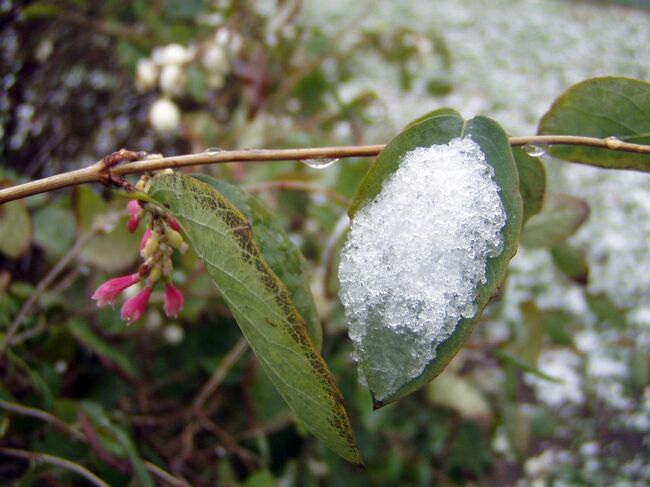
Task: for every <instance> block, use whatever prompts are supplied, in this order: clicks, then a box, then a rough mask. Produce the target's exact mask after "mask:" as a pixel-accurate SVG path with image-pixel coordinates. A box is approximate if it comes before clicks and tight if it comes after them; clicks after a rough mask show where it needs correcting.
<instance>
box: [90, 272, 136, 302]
mask: <svg viewBox="0 0 650 487" xmlns="http://www.w3.org/2000/svg"><path fill="white" fill-rule="evenodd" d="M139 280H140V276H138V274H137V273H136V274H130V275H128V276H120V277H114V278H113V279H109V280H108V281H106V282H105V283H104V284H102V285H101V286H99V287H98V288H97V290H96V291H95V293H94V294H93V296H92V299H95V300H97V306H99V307H100V308H101V307H102V306H106V305H107V304H113V302H114V301H115V299H116V298H117V297H118V296H119V295H120V294H121V293H122V291H124V290H125V289H126V288H128V287H131V286H133V285H134V284H135V283H136V282H138V281H139Z"/></svg>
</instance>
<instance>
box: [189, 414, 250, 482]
mask: <svg viewBox="0 0 650 487" xmlns="http://www.w3.org/2000/svg"><path fill="white" fill-rule="evenodd" d="M201 426H202V427H203V428H205V429H206V430H207V431H209V432H211V433H212V434H214V435H215V436H216V437H217V438H218V439H219V441H220V442H221V444H222V445H223V446H224V448H225V449H226V450H228V451H229V452H231V453H233V454H234V455H236V456H237V458H239V459H240V460H241V462H242V463H243V464H244V465H246V468H248V470H250V471H253V470H255V468H256V467H258V466H260V465H261V464H262V462H261V460H260V458H259V457H258V456H257V455H255V454H254V453H253V452H252V451H250V450H247V449H246V448H244V447H242V446H241V445H240V444H239V443H237V441H235V439H234V438H233V437H232V436H230V434H228V432H227V431H226V430H224V429H223V428H222V427H221V426H219V425H218V424H217V423H215V422H214V421H212V420H210V419H209V418H203V419H202V420H201Z"/></svg>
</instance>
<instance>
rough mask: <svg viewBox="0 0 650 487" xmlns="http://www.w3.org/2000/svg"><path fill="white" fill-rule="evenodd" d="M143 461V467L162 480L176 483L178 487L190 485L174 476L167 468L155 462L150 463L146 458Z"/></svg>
mask: <svg viewBox="0 0 650 487" xmlns="http://www.w3.org/2000/svg"><path fill="white" fill-rule="evenodd" d="M143 463H144V468H146V469H147V470H148V471H149V472H150V473H152V474H154V475H155V476H157V477H158V478H159V479H161V480H164V481H165V482H167V483H168V484H171V485H176V486H178V487H191V486H190V484H189V483H188V482H187V481H186V480H184V479H179V478H178V477H174V476H173V475H172V474H170V473H169V472H168V471H167V470H164V469H162V468H160V467H159V466H158V465H156V464H155V463H151V462H149V461H147V460H145V461H144V462H143Z"/></svg>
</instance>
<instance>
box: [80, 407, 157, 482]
mask: <svg viewBox="0 0 650 487" xmlns="http://www.w3.org/2000/svg"><path fill="white" fill-rule="evenodd" d="M80 404H81V407H82V408H83V410H84V412H85V413H86V414H87V415H88V419H89V420H90V421H91V423H92V424H93V426H95V427H96V428H97V433H98V436H99V437H100V438H101V439H102V440H104V441H103V442H102V443H103V446H104V447H105V448H107V449H108V450H109V451H111V452H112V453H117V452H118V451H119V450H122V451H121V452H119V453H122V452H124V453H125V454H126V456H127V457H128V459H129V462H130V463H131V467H132V468H133V477H134V480H136V484H135V485H138V486H142V487H155V483H154V481H153V479H152V478H151V475H149V472H147V469H146V467H145V464H144V461H143V460H142V457H141V455H140V453H139V452H138V448H137V447H136V444H135V441H134V440H133V438H132V437H131V435H130V434H129V433H127V431H126V430H125V429H124V428H122V427H121V426H119V425H117V424H115V423H114V422H113V421H111V419H110V418H109V416H108V415H107V414H106V411H105V410H104V408H103V406H102V405H101V404H99V403H96V402H92V401H82V402H81V403H80ZM120 456H121V455H120Z"/></svg>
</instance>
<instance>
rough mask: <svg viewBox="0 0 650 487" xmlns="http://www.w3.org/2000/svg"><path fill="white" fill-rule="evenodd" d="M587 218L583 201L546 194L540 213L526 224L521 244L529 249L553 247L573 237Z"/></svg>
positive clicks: (571, 197)
mask: <svg viewBox="0 0 650 487" xmlns="http://www.w3.org/2000/svg"><path fill="white" fill-rule="evenodd" d="M588 217H589V206H588V205H587V203H586V202H585V201H583V200H580V199H578V198H574V197H573V196H569V195H568V194H561V193H548V194H547V196H546V201H545V203H544V208H543V209H542V211H541V212H540V213H538V214H537V215H535V216H533V217H532V218H531V219H530V220H529V221H528V223H527V224H526V228H524V231H523V232H522V234H521V243H522V245H524V246H526V247H528V248H531V249H540V248H551V247H555V246H556V245H559V244H561V243H562V242H564V241H565V240H566V239H567V238H569V237H570V236H571V235H573V234H574V233H575V232H576V230H578V228H580V226H581V225H582V224H583V223H584V222H585V221H586V220H587V218H588Z"/></svg>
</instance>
